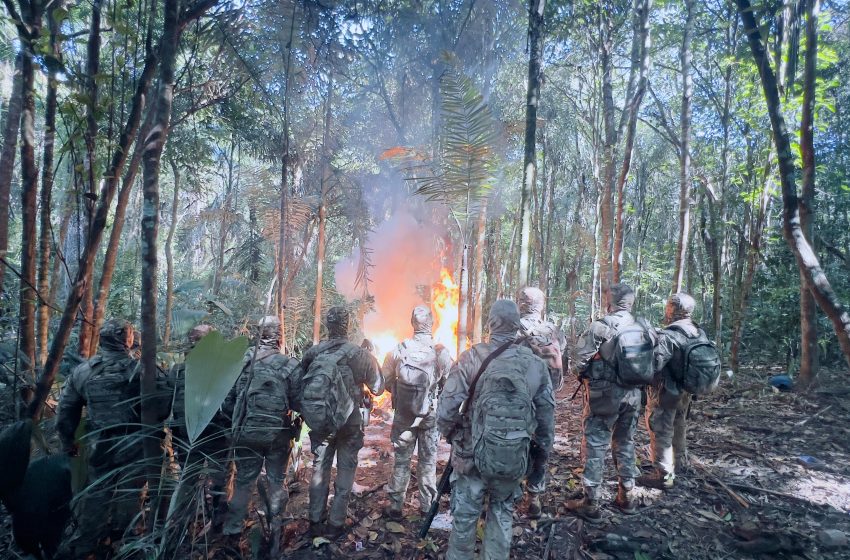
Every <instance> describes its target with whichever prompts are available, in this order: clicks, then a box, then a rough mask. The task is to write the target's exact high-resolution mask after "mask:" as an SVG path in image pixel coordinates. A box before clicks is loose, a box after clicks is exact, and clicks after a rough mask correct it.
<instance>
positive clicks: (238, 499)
mask: <svg viewBox="0 0 850 560" xmlns="http://www.w3.org/2000/svg"><path fill="white" fill-rule="evenodd" d="M259 328H260V330H261V332H260V344H259V348H257V349H256V353H255V351H254V348H249V349H248V351H247V353H246V355H245V357H246V363H245V366H244V367H243V369H242V374H241V375H240V376H239V378H238V379H237V380H236V383H235V384H234V386H233V389H232V390H231V391H230V394H229V395H228V396H227V398H226V399H225V402H224V405H223V410H224V414H225V415H226V416H229V417H230V418H232V419H233V424H234V426H233V432H231V433H230V434H229V435H230V445H231V447H233V453H234V457H233V459H234V463H235V464H236V481H235V484H234V488H233V495H232V496H231V497H230V500H229V501H228V502H227V515H226V516H225V520H224V534H225V535H236V534H239V533H241V532H242V524H243V522H244V520H245V518H246V517H247V514H248V506H249V504H250V502H251V496H252V494H253V491H254V487H255V485H256V483H257V481H258V477H259V476H260V471H261V470H262V468H263V465H264V464H265V471H266V479H267V481H268V489H267V496H268V502H269V503H268V507H269V511H268V512H266V513H267V514H268V517H269V518H273V517H275V516H277V515H279V514H280V513H282V512H283V511H284V510H285V509H286V504H287V502H288V501H289V492H288V490H287V488H286V470H287V465H288V462H289V455H290V451H291V450H292V445H293V440H294V438H295V437H297V436H298V432H299V431H300V428H299V427H297V426H292V424H291V415H290V411H291V410H295V409H297V407H298V399H299V398H300V393H299V391H298V386H297V383H296V381H295V377H294V375H295V374H294V372H295V369H296V367H297V366H298V362H297V361H296V360H295V359H293V358H290V357H289V356H285V355H283V354H281V353H280V336H281V332H280V320H279V319H278V318H277V317H275V316H268V317H265V318H263V319H262V320H261V321H260V324H259ZM252 362H253V366H252ZM259 368H267V369H270V370H272V371H273V372H274V373H275V375H279V376H280V377H281V378H282V380H283V381H284V392H285V393H286V395H285V402H286V403H288V405H289V407H288V408H284V407H283V406H277V405H276V404H275V405H272V406H271V408H276V410H274V415H275V416H276V417H277V416H278V415H279V418H280V419H281V423H282V424H283V425H285V426H287V427H286V428H284V429H280V430H279V432H278V433H277V435H275V436H274V439H273V441H271V443H258V442H256V441H253V440H252V438H251V436H250V434H248V435H246V433H245V432H244V431H242V432H240V431H239V430H240V426H236V424H237V420H236V416H237V415H239V414H240V410H239V408H240V406H242V407H243V408H244V410H243V411H242V413H245V412H246V411H247V407H250V406H253V403H244V404H240V401H241V399H242V398H245V397H246V393H247V391H248V383H249V381H250V375H249V374H253V375H255V376H256V375H257V370H258V369H259ZM268 402H272V401H268Z"/></svg>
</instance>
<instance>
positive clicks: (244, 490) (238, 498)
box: [224, 430, 293, 535]
mask: <svg viewBox="0 0 850 560" xmlns="http://www.w3.org/2000/svg"><path fill="white" fill-rule="evenodd" d="M292 438H293V435H292V433H291V432H290V431H289V430H284V431H282V432H281V433H280V435H278V436H277V437H276V438H275V440H274V441H273V442H272V443H271V444H269V445H266V446H252V445H247V444H242V445H237V446H236V447H234V450H233V452H234V463H235V464H236V481H235V484H234V487H233V496H231V498H230V501H229V502H228V503H227V515H226V516H225V521H224V534H225V535H235V534H239V533H241V532H242V524H243V522H244V520H245V518H246V517H247V515H248V506H249V505H250V502H251V496H252V495H253V493H254V486H255V485H256V484H257V483H258V482H260V481H259V476H260V471H261V469H262V468H263V465H264V464H265V468H266V484H265V486H264V487H263V490H265V492H264V493H265V496H266V497H267V499H268V503H267V504H266V507H267V508H268V511H267V512H266V513H267V514H268V518H269V519H271V518H273V517H275V516H277V515H279V514H280V513H281V512H283V511H284V510H285V509H286V503H287V502H288V501H289V491H288V490H287V488H286V467H287V463H288V462H289V454H290V451H291V450H292ZM260 495H261V496H262V495H263V492H261V493H260Z"/></svg>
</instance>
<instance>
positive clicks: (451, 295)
mask: <svg viewBox="0 0 850 560" xmlns="http://www.w3.org/2000/svg"><path fill="white" fill-rule="evenodd" d="M459 300H460V286H458V285H457V284H456V283H455V281H454V279H452V275H451V273H450V272H449V271H448V269H446V268H443V269H442V270H440V280H439V281H438V282H436V283H434V285H433V286H432V287H431V309H432V312H433V314H434V323H435V329H434V342H436V343H437V344H442V345H443V346H445V347H446V349H447V350H448V351H449V354H450V355H451V357H452V359H456V358H457V323H458V302H459ZM408 312H409V311H408ZM407 336H408V333H396V332H393V331H392V330H378V331H373V332H367V333H366V338H368V339H369V340H370V341H371V342H372V345H373V346H374V350H373V353H374V354H375V357H376V358H377V359H378V361H379V362H381V363H383V361H384V360H385V359H386V356H387V354H389V353H390V352H392V351H393V350H395V348H396V346H398V345H399V344H401V342H402V340H404V339H405V338H406V337H407ZM390 398H391V396H390V393H389V392H384V394H382V395H381V396H378V397H374V399H373V406H374V409H375V410H377V409H385V408H387V407H388V406H389V403H390Z"/></svg>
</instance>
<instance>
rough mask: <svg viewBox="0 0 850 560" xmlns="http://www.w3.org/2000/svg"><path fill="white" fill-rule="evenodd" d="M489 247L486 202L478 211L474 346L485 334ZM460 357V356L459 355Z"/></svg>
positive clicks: (473, 311) (473, 314)
mask: <svg viewBox="0 0 850 560" xmlns="http://www.w3.org/2000/svg"><path fill="white" fill-rule="evenodd" d="M486 245H487V201H486V200H484V201H483V202H482V204H481V208H480V210H479V211H478V236H477V238H476V240H475V290H474V298H475V299H474V301H473V303H472V318H473V325H472V344H478V343H479V342H481V337H482V334H483V325H484V320H483V315H482V311H483V307H484V276H485V275H484V248H485V246H486ZM458 355H459V354H458Z"/></svg>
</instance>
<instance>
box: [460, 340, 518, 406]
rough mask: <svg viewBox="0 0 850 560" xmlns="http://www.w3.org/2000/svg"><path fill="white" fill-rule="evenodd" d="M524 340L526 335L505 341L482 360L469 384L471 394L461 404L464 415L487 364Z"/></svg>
mask: <svg viewBox="0 0 850 560" xmlns="http://www.w3.org/2000/svg"><path fill="white" fill-rule="evenodd" d="M524 341H525V338H524V337H523V338H522V339H518V340H509V341H507V342H505V343H504V344H502V345H501V346H499V347H498V348H496V349H495V350H494V351H493V352H491V353H490V354H489V355H488V356H487V357H486V358H484V361H483V362H481V367H479V368H478V372H477V373H476V374H475V377H473V378H472V383H470V384H469V395H468V396H467V397H466V400H465V401H463V403H462V404H461V406H460V413H461V414H462V415H465V414H466V412H467V411H468V410H469V406H470V405H471V404H472V399H474V398H475V386H476V385H478V380H479V379H481V374H483V373H484V370H486V369H487V366H489V365H490V363H491V362H492V361H493V360H495V359H496V358H498V357H499V356H500V355H501V354H502V353H503V352H504V351H505V350H507V349H508V348H510V347H511V346H513V345H514V344H519V343H522V342H524Z"/></svg>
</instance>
